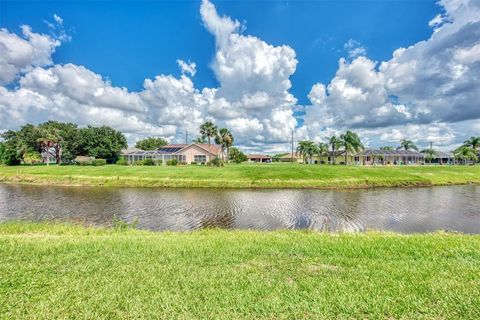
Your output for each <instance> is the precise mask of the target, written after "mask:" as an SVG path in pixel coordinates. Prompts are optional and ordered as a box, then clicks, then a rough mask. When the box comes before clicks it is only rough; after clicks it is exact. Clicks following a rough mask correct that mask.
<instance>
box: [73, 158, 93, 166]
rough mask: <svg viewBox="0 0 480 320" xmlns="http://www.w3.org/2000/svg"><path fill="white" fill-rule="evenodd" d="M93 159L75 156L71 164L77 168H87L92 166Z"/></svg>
mask: <svg viewBox="0 0 480 320" xmlns="http://www.w3.org/2000/svg"><path fill="white" fill-rule="evenodd" d="M94 159H95V158H94V157H87V156H77V157H75V159H74V160H73V163H75V164H76V165H79V166H88V165H91V164H92V161H93V160H94Z"/></svg>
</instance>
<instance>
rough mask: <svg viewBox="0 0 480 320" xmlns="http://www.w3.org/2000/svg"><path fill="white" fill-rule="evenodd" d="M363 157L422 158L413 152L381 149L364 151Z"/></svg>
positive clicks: (419, 154)
mask: <svg viewBox="0 0 480 320" xmlns="http://www.w3.org/2000/svg"><path fill="white" fill-rule="evenodd" d="M361 154H362V155H364V156H371V155H374V154H375V155H377V154H378V155H383V156H394V157H409V156H410V157H424V155H423V154H422V153H420V152H418V151H415V150H382V149H365V150H363V152H362V153H361Z"/></svg>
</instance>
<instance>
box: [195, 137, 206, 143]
mask: <svg viewBox="0 0 480 320" xmlns="http://www.w3.org/2000/svg"><path fill="white" fill-rule="evenodd" d="M192 142H193V143H207V140H206V139H205V137H202V136H198V137H196V138H195V139H193V140H192Z"/></svg>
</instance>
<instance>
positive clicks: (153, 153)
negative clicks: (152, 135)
mask: <svg viewBox="0 0 480 320" xmlns="http://www.w3.org/2000/svg"><path fill="white" fill-rule="evenodd" d="M220 152H221V148H220V146H218V145H216V144H211V145H210V149H209V146H208V144H206V143H191V144H169V145H166V146H163V147H161V148H159V149H157V150H141V149H137V148H129V149H125V150H122V152H121V154H120V156H121V157H123V158H124V159H125V160H127V162H128V163H134V162H135V161H139V160H145V159H153V160H156V161H159V160H161V161H162V164H164V165H165V164H166V162H167V161H170V160H173V159H176V160H177V161H178V162H179V163H186V164H191V163H192V162H195V163H207V162H209V161H210V160H212V159H214V158H216V157H220Z"/></svg>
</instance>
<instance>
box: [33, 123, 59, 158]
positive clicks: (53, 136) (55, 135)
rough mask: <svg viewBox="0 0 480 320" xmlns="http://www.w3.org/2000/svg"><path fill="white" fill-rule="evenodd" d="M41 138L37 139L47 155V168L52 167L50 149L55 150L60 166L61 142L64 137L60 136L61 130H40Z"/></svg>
mask: <svg viewBox="0 0 480 320" xmlns="http://www.w3.org/2000/svg"><path fill="white" fill-rule="evenodd" d="M38 130H39V132H40V138H38V139H37V143H38V144H40V146H41V148H42V149H43V150H44V152H45V154H46V155H47V166H48V165H50V161H49V160H50V149H51V148H54V149H55V159H56V163H57V164H59V163H60V161H61V141H62V137H61V136H60V133H59V130H57V129H52V128H48V129H47V128H39V129H38Z"/></svg>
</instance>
